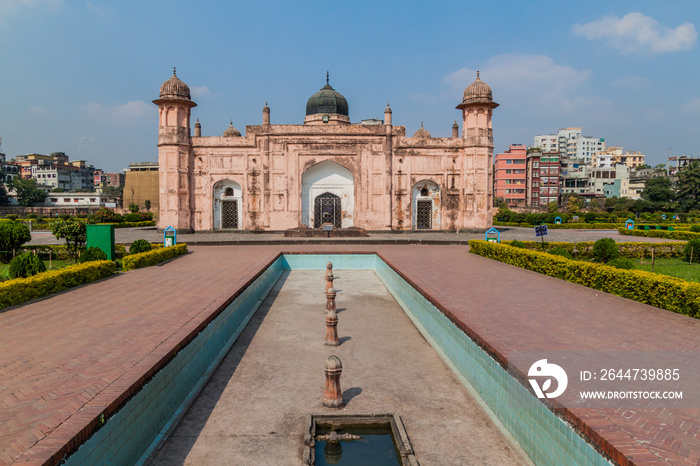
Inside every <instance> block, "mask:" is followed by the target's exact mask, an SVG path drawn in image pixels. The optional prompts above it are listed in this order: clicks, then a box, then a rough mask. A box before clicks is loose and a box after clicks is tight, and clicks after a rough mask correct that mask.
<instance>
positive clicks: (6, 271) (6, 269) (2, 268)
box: [0, 259, 73, 281]
mask: <svg viewBox="0 0 700 466" xmlns="http://www.w3.org/2000/svg"><path fill="white" fill-rule="evenodd" d="M44 264H45V265H46V270H57V269H62V268H63V267H68V266H69V265H73V263H72V262H70V261H62V260H57V259H54V260H52V261H51V267H49V261H44ZM9 279H10V264H1V263H0V280H2V281H5V280H9Z"/></svg>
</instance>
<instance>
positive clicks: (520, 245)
mask: <svg viewBox="0 0 700 466" xmlns="http://www.w3.org/2000/svg"><path fill="white" fill-rule="evenodd" d="M510 245H511V246H513V247H514V248H523V249H525V243H523V242H522V241H518V240H517V239H514V240H513V241H511V242H510Z"/></svg>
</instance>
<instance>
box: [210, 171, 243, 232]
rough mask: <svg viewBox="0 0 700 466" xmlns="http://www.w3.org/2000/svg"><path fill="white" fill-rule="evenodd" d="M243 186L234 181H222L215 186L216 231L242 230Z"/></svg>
mask: <svg viewBox="0 0 700 466" xmlns="http://www.w3.org/2000/svg"><path fill="white" fill-rule="evenodd" d="M241 201H242V191H241V185H239V184H238V183H236V182H235V181H232V180H221V181H219V182H218V183H216V184H215V185H214V206H213V208H214V229H215V230H229V229H233V230H238V229H240V228H241V204H242V202H241Z"/></svg>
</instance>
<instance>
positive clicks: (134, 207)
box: [129, 202, 139, 214]
mask: <svg viewBox="0 0 700 466" xmlns="http://www.w3.org/2000/svg"><path fill="white" fill-rule="evenodd" d="M138 211H139V205H138V204H134V203H133V202H132V203H131V204H129V212H131V213H133V214H135V213H136V212H138Z"/></svg>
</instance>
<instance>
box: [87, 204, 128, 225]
mask: <svg viewBox="0 0 700 466" xmlns="http://www.w3.org/2000/svg"><path fill="white" fill-rule="evenodd" d="M93 215H94V218H95V222H97V223H120V222H123V221H124V217H123V216H122V215H120V214H118V213H116V212H115V211H113V210H112V209H108V208H107V207H101V208H100V209H99V210H98V211H97V212H95V213H94V214H93Z"/></svg>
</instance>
